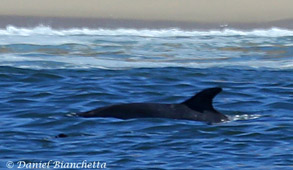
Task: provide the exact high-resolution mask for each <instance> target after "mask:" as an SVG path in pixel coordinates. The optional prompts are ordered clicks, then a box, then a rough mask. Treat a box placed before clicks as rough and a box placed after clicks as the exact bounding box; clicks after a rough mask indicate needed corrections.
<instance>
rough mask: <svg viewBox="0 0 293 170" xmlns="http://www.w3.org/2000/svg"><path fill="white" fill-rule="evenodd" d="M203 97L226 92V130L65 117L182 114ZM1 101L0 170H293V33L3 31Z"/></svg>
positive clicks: (219, 104) (221, 99)
mask: <svg viewBox="0 0 293 170" xmlns="http://www.w3.org/2000/svg"><path fill="white" fill-rule="evenodd" d="M210 87H222V88H223V92H221V93H220V94H219V95H218V96H217V97H216V98H215V99H214V106H215V108H216V109H217V110H219V111H220V112H222V113H224V114H226V115H228V116H229V118H230V121H229V122H225V123H218V124H212V125H207V124H206V123H203V122H195V121H188V120H173V119H161V118H157V119H154V118H152V119H151V118H149V119H130V120H120V119H114V118H80V117H76V116H74V115H75V113H78V112H82V111H88V110H91V109H94V108H97V107H102V106H107V105H112V104H117V103H130V102H156V103H179V102H182V101H184V100H186V99H188V98H190V97H191V96H193V95H194V94H195V93H197V92H199V91H200V90H203V89H205V88H210ZM0 89H1V95H0V120H1V121H0V158H1V159H0V161H1V162H0V167H1V168H4V169H6V168H9V166H13V168H12V169H23V167H20V168H18V166H23V165H24V164H26V165H27V166H29V165H30V163H31V164H32V163H46V162H48V161H51V162H50V167H49V168H40V167H38V168H37V169H56V168H54V167H53V163H56V161H59V162H61V163H63V165H64V166H63V168H62V167H59V169H85V168H80V167H79V168H74V167H68V166H69V163H81V162H85V163H88V164H89V163H93V162H99V163H100V164H102V163H103V165H106V169H119V170H120V169H124V170H140V169H141V170H144V169H153V170H194V169H213V170H214V169H217V170H221V169H223V170H229V169H231V170H234V169H251V170H252V169H265V170H268V169H282V170H285V169H293V113H292V112H293V30H284V29H278V28H272V29H267V30H250V31H241V30H232V29H225V30H210V31H183V30H178V29H165V30H133V29H116V30H108V29H86V28H84V29H74V28H72V29H66V30H61V29H59V30H57V29H52V28H50V27H45V26H39V27H35V28H16V27H13V26H9V27H7V28H2V29H0ZM59 134H65V135H67V137H64V138H62V137H58V135H59ZM9 161H11V162H9ZM20 162H22V165H21V164H20ZM27 168H28V169H29V167H27ZM99 168H100V169H102V168H103V167H99ZM89 169H90V168H89Z"/></svg>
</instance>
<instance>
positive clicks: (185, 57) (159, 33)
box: [0, 26, 293, 70]
mask: <svg viewBox="0 0 293 170" xmlns="http://www.w3.org/2000/svg"><path fill="white" fill-rule="evenodd" d="M0 36H1V38H0V51H1V54H0V56H1V59H0V66H11V67H17V68H30V69H89V68H100V69H110V70H117V69H132V68H161V67H185V68H212V67H232V68H235V67H236V68H239V67H243V68H254V69H255V68H262V69H282V70H284V69H292V68H293V61H292V50H291V48H292V46H293V43H292V39H293V30H285V29H279V28H271V29H267V30H251V31H242V30H232V29H228V28H227V29H223V30H210V31H198V30H194V31H184V30H180V29H162V30H147V29H141V30H136V29H115V30H111V29H88V28H83V29H78V28H71V29H52V28H51V27H47V26H38V27H34V28H18V27H14V26H7V27H6V28H5V29H0Z"/></svg>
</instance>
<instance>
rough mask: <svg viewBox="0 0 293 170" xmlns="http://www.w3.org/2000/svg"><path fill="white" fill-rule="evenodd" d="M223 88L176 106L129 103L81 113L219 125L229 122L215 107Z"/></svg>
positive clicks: (199, 95) (90, 115)
mask: <svg viewBox="0 0 293 170" xmlns="http://www.w3.org/2000/svg"><path fill="white" fill-rule="evenodd" d="M221 91H222V88H220V87H215V88H208V89H205V90H203V91H201V92H199V93H197V94H196V95H194V96H193V97H191V98H190V99H188V100H186V101H184V102H182V103H176V104H160V103H128V104H117V105H111V106H106V107H100V108H97V109H94V110H91V111H87V112H83V113H79V114H78V115H79V116H82V117H112V118H118V119H133V118H171V119H185V120H194V121H203V122H208V123H219V122H224V121H227V120H229V119H228V117H227V116H225V115H224V114H222V113H220V112H218V111H217V110H215V109H214V107H213V104H212V103H213V98H214V97H215V96H216V95H217V94H218V93H220V92H221Z"/></svg>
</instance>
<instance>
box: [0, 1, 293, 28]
mask: <svg viewBox="0 0 293 170" xmlns="http://www.w3.org/2000/svg"><path fill="white" fill-rule="evenodd" d="M0 2H1V6H0V26H1V27H5V26H7V25H16V26H34V25H39V24H45V25H50V26H53V27H110V28H116V27H126V28H165V27H180V28H191V29H192V28H217V27H220V25H229V26H230V27H236V28H243V29H246V28H261V27H285V28H293V1H292V0H278V1H276V0H265V1H264V0H217V1H212V0H180V1H177V0H87V1H82V0H42V1H40V0H25V1H17V0H1V1H0Z"/></svg>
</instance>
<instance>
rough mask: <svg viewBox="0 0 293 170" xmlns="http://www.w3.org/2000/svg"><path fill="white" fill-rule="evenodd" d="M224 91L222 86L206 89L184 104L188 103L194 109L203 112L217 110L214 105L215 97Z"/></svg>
mask: <svg viewBox="0 0 293 170" xmlns="http://www.w3.org/2000/svg"><path fill="white" fill-rule="evenodd" d="M221 91H222V88H220V87H214V88H208V89H204V90H202V91H201V92H199V93H197V94H196V95H194V96H193V97H191V98H190V99H188V100H186V101H184V102H183V103H182V104H185V105H187V106H188V107H189V108H191V109H192V110H196V111H200V112H203V111H205V110H207V111H216V110H215V109H214V107H213V98H214V97H215V96H216V95H217V94H218V93H220V92H221Z"/></svg>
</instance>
